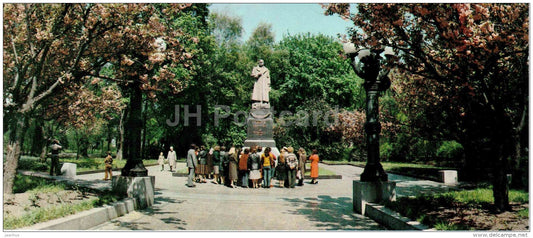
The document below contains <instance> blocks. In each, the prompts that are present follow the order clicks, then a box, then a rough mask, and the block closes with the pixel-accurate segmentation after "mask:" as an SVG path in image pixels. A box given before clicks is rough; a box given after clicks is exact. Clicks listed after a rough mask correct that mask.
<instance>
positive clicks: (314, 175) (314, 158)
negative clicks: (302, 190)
mask: <svg viewBox="0 0 533 238" xmlns="http://www.w3.org/2000/svg"><path fill="white" fill-rule="evenodd" d="M309 160H310V161H311V179H312V180H311V184H317V183H318V181H317V179H318V161H319V160H320V159H319V158H318V151H317V150H316V149H313V154H312V155H311V156H310V157H309Z"/></svg>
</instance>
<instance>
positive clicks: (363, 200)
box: [353, 180, 396, 215]
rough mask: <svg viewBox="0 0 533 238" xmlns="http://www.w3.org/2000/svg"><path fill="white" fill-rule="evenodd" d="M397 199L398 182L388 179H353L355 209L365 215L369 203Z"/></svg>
mask: <svg viewBox="0 0 533 238" xmlns="http://www.w3.org/2000/svg"><path fill="white" fill-rule="evenodd" d="M384 201H396V183H395V182H387V181H376V182H362V181H358V180H354V181H353V210H354V211H355V212H357V213H359V214H362V215H365V206H366V204H367V203H381V202H384Z"/></svg>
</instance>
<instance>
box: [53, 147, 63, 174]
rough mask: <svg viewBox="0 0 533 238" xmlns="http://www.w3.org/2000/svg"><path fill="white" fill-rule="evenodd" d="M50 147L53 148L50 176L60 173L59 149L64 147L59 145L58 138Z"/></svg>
mask: <svg viewBox="0 0 533 238" xmlns="http://www.w3.org/2000/svg"><path fill="white" fill-rule="evenodd" d="M50 148H51V149H52V164H51V165H50V176H54V174H55V175H60V174H61V169H60V168H59V150H61V149H62V148H63V147H61V145H59V141H58V140H55V139H54V141H53V142H52V145H51V146H50Z"/></svg>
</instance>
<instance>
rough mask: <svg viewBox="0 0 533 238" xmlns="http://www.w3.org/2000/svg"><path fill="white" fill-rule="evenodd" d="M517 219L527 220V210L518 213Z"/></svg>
mask: <svg viewBox="0 0 533 238" xmlns="http://www.w3.org/2000/svg"><path fill="white" fill-rule="evenodd" d="M518 217H519V218H529V208H526V209H522V210H520V211H518Z"/></svg>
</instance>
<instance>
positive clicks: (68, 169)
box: [61, 163, 77, 178]
mask: <svg viewBox="0 0 533 238" xmlns="http://www.w3.org/2000/svg"><path fill="white" fill-rule="evenodd" d="M76 167H77V165H76V164H74V163H63V166H62V167H61V174H62V175H63V176H64V177H67V178H76Z"/></svg>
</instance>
